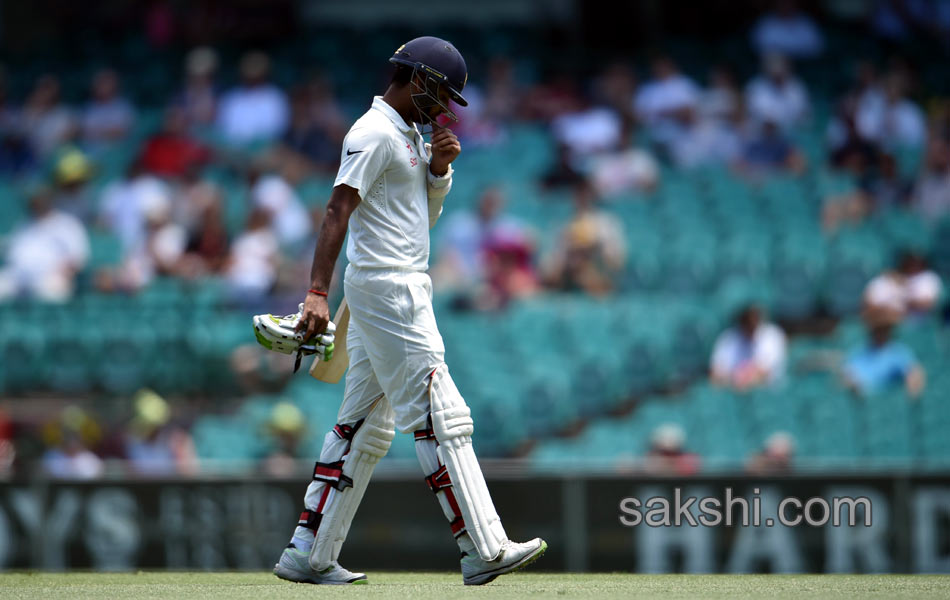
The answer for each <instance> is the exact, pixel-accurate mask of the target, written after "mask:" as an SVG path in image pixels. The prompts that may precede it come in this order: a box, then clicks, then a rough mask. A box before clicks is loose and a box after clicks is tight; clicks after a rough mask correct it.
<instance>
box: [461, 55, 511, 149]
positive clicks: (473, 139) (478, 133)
mask: <svg viewBox="0 0 950 600" xmlns="http://www.w3.org/2000/svg"><path fill="white" fill-rule="evenodd" d="M465 98H466V99H467V100H468V106H467V107H459V110H458V113H457V114H458V115H459V117H460V119H459V123H458V126H457V127H453V130H454V131H455V133H456V134H458V135H459V136H460V137H462V139H463V141H464V142H466V143H468V144H474V145H491V144H495V143H497V142H499V141H501V140H502V139H503V138H504V135H505V131H506V129H507V126H508V125H509V124H510V123H511V121H512V120H513V119H514V118H515V117H517V116H518V112H519V110H520V109H521V104H522V102H523V99H524V90H523V89H522V88H521V86H520V85H519V84H518V81H517V79H516V78H515V75H514V66H513V65H512V64H511V62H510V61H509V60H508V59H506V58H500V57H496V58H493V59H492V60H491V62H490V63H489V65H488V73H487V77H486V78H485V87H484V89H483V88H482V87H480V86H479V85H478V83H477V82H469V83H468V85H466V87H465Z"/></svg>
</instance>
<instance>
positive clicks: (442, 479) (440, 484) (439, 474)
mask: <svg viewBox="0 0 950 600" xmlns="http://www.w3.org/2000/svg"><path fill="white" fill-rule="evenodd" d="M426 483H427V484H429V489H430V490H432V491H433V492H434V493H438V492H439V491H440V490H443V489H445V488H448V487H452V480H451V479H449V471H448V469H446V468H445V465H442V466H441V467H439V468H438V469H437V470H436V472H435V473H433V474H431V475H429V476H428V477H426Z"/></svg>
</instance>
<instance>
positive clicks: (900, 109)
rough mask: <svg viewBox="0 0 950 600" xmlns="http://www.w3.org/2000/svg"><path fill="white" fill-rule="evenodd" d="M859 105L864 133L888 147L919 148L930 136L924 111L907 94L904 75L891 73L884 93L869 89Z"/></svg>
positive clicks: (857, 115)
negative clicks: (880, 94) (878, 93)
mask: <svg viewBox="0 0 950 600" xmlns="http://www.w3.org/2000/svg"><path fill="white" fill-rule="evenodd" d="M862 100H863V101H860V102H859V104H858V106H857V114H856V124H857V127H858V132H859V133H860V134H861V137H862V138H864V139H866V140H869V141H872V142H874V143H877V144H880V145H882V146H885V147H888V148H919V147H922V146H923V145H924V142H925V141H926V139H927V123H926V119H925V118H924V113H923V111H922V110H920V107H918V106H917V105H916V104H915V103H914V102H912V101H911V100H909V99H908V98H907V97H906V83H905V82H904V78H903V76H901V75H900V74H898V73H891V74H890V75H889V76H888V77H887V80H886V82H885V86H884V92H883V95H882V96H880V97H879V96H878V95H877V94H876V93H875V92H874V91H870V90H868V91H867V92H865V96H864V97H863V99H862Z"/></svg>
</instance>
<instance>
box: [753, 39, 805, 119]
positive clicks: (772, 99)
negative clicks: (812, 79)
mask: <svg viewBox="0 0 950 600" xmlns="http://www.w3.org/2000/svg"><path fill="white" fill-rule="evenodd" d="M745 99H746V107H747V109H748V112H749V117H750V118H751V119H752V121H753V122H755V123H761V122H762V121H764V120H766V119H770V120H773V121H775V122H776V123H777V124H778V126H779V127H780V128H781V129H782V130H783V131H788V130H790V129H791V128H792V127H794V126H796V125H799V124H801V123H802V122H804V121H805V120H806V119H807V117H808V113H809V110H810V105H809V100H808V92H807V91H806V90H805V86H804V85H803V84H802V82H801V81H799V80H798V78H797V77H795V76H794V75H793V74H792V71H791V68H790V67H789V64H788V61H787V60H786V59H785V58H784V57H783V56H780V55H778V54H770V55H768V56H766V57H765V58H764V59H763V61H762V74H761V75H759V76H758V77H756V78H755V79H753V80H752V81H750V82H749V84H748V85H747V86H746V90H745Z"/></svg>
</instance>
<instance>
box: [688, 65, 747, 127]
mask: <svg viewBox="0 0 950 600" xmlns="http://www.w3.org/2000/svg"><path fill="white" fill-rule="evenodd" d="M698 108H699V114H700V116H701V117H702V118H704V119H713V120H717V121H724V122H728V123H732V122H734V121H735V119H736V115H737V114H739V113H741V111H742V91H741V90H740V89H739V85H738V84H737V83H736V78H735V74H734V73H733V72H732V71H731V70H730V69H729V67H727V66H723V65H717V66H714V67H712V69H710V71H709V85H708V87H706V88H705V89H704V90H703V91H702V92H701V96H700V102H699V107H698Z"/></svg>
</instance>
